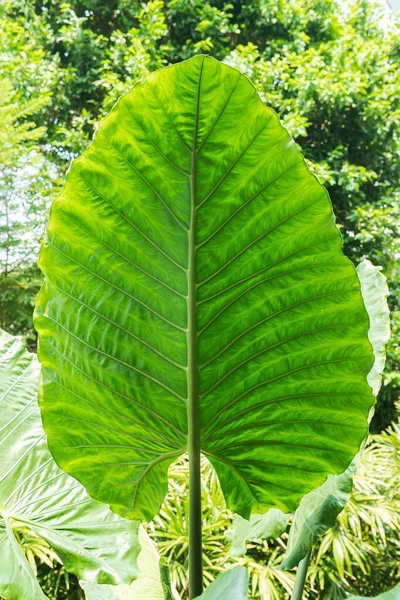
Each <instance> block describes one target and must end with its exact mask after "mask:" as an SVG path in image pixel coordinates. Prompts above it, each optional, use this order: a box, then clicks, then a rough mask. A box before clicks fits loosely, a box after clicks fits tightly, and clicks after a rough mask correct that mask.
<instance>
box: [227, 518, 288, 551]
mask: <svg viewBox="0 0 400 600" xmlns="http://www.w3.org/2000/svg"><path fill="white" fill-rule="evenodd" d="M289 519H290V515H286V514H285V513H283V512H282V511H281V510H279V509H277V508H271V509H270V510H269V511H267V512H266V513H265V514H264V515H251V517H250V520H247V519H243V517H241V516H240V515H233V527H232V529H231V530H230V531H227V533H226V537H227V539H228V540H229V541H230V543H231V548H230V551H229V554H230V555H231V556H242V555H243V554H245V553H246V541H247V540H251V541H258V540H265V539H269V538H273V539H276V538H277V537H279V536H280V535H282V533H283V532H284V531H286V527H287V525H288V522H289Z"/></svg>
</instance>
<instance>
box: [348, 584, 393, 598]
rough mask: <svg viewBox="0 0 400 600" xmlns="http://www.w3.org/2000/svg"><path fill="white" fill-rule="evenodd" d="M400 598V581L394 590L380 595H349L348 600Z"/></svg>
mask: <svg viewBox="0 0 400 600" xmlns="http://www.w3.org/2000/svg"><path fill="white" fill-rule="evenodd" d="M399 599H400V583H398V584H397V585H396V587H394V588H393V589H392V590H389V591H388V592H383V594H379V596H373V597H372V596H369V597H366V596H349V597H348V598H346V600H399Z"/></svg>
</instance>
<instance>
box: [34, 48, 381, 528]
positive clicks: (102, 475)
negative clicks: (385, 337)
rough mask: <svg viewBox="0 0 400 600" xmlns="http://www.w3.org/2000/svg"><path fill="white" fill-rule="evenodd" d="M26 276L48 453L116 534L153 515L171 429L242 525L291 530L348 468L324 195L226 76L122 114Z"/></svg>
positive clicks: (187, 65)
mask: <svg viewBox="0 0 400 600" xmlns="http://www.w3.org/2000/svg"><path fill="white" fill-rule="evenodd" d="M40 265H41V268H42V270H43V271H44V273H45V275H46V284H45V287H44V288H43V290H42V293H41V295H40V298H39V301H38V306H37V315H36V327H37V329H38V331H39V336H40V345H39V354H40V359H41V361H42V363H43V366H44V371H43V376H44V388H43V395H42V398H41V406H42V415H43V419H44V424H45V428H46V431H47V433H48V436H49V443H50V447H51V450H52V452H53V454H54V456H55V458H56V460H57V461H58V463H59V464H60V465H61V466H62V467H63V468H64V469H65V470H66V471H67V472H69V473H71V474H73V475H74V476H75V477H76V478H77V479H78V480H79V481H81V482H82V483H83V484H84V485H85V486H86V487H87V489H88V491H89V493H90V494H91V495H92V496H93V497H94V498H96V499H97V500H100V501H102V502H106V503H109V504H110V505H111V506H112V508H113V510H115V511H116V512H118V513H119V514H121V515H126V516H129V517H133V518H135V517H137V516H140V517H144V518H145V519H150V518H152V517H153V515H154V514H155V513H156V512H157V511H158V509H159V506H160V503H161V502H162V500H163V498H164V496H165V493H166V490H167V470H168V466H169V465H170V464H171V462H172V461H173V460H174V459H175V458H176V457H177V456H179V455H180V454H182V453H183V452H185V451H186V450H187V436H188V415H194V416H193V419H192V421H191V422H192V425H193V427H192V428H191V429H190V434H191V435H192V434H193V431H197V430H198V429H199V428H200V431H201V449H202V452H203V453H204V454H205V455H206V456H207V458H208V459H209V460H210V461H211V463H212V464H213V466H214V467H215V469H216V471H217V473H218V477H219V479H220V482H221V486H222V488H223V491H224V494H225V497H226V500H227V504H228V506H229V508H231V509H233V510H234V511H236V512H238V513H239V514H241V515H242V516H243V517H248V516H249V514H250V512H251V511H253V512H257V513H263V512H265V511H266V510H267V509H269V508H271V507H276V508H279V509H281V510H282V511H284V512H291V511H293V510H294V508H295V507H296V505H297V504H298V502H299V501H300V499H301V498H302V497H303V496H304V494H306V493H307V492H310V491H311V490H312V489H315V488H316V487H318V486H319V485H321V484H322V483H323V481H324V480H325V479H326V476H327V475H328V474H334V473H340V472H342V471H343V470H344V469H345V468H346V467H347V465H348V464H349V462H350V461H351V459H352V457H353V456H354V454H355V453H356V452H357V450H358V447H359V444H360V442H361V440H362V439H363V437H364V436H365V434H366V431H367V415H368V413H369V410H370V408H371V405H372V403H373V396H372V394H371V390H370V388H369V387H368V384H367V381H366V376H367V374H368V372H369V371H370V369H371V366H372V363H373V355H372V350H371V346H370V343H369V341H368V337H367V334H368V317H367V314H366V311H365V308H364V305H363V303H362V300H361V294H360V284H359V281H358V278H357V276H356V273H355V269H354V267H353V265H352V264H351V263H350V261H349V260H348V259H347V258H345V257H344V255H343V254H342V251H341V238H340V234H339V231H338V230H337V228H336V227H335V223H334V217H333V214H332V208H331V204H330V201H329V198H328V195H327V192H326V191H325V190H324V188H323V187H322V186H321V185H320V184H319V182H318V181H317V179H316V178H315V177H313V176H312V175H311V174H310V172H309V171H308V169H307V167H306V165H305V163H304V160H303V157H302V156H301V154H300V153H299V151H298V150H297V148H296V145H295V143H294V142H293V141H292V140H291V138H290V137H289V135H288V133H287V131H286V130H285V129H284V128H283V127H282V126H281V125H280V123H279V120H278V117H277V116H276V114H275V113H274V112H273V111H272V110H270V109H269V108H267V107H266V106H265V105H264V104H263V103H262V102H261V100H260V98H259V97H258V94H257V92H256V90H255V88H254V87H253V86H252V84H251V83H250V82H249V80H248V79H247V78H246V77H244V76H243V75H241V74H240V73H239V72H238V71H236V70H234V69H232V68H230V67H228V66H226V65H223V64H220V63H219V62H218V61H216V60H214V59H211V58H208V57H203V56H196V57H194V58H193V59H191V60H189V61H186V62H183V63H180V64H178V65H174V66H172V67H169V68H167V69H163V70H161V71H158V72H156V73H152V74H150V75H149V76H148V77H146V78H145V79H144V80H143V81H141V82H140V83H138V84H137V85H136V86H135V87H134V88H133V89H132V91H131V92H129V93H128V94H127V95H125V96H123V97H122V98H121V99H120V101H119V102H118V104H117V105H116V107H115V108H114V109H113V111H112V112H111V113H110V114H109V115H108V117H107V118H106V119H105V120H104V121H102V122H101V123H100V124H99V127H98V131H97V133H96V136H95V140H94V142H93V143H92V144H91V146H90V147H89V148H88V149H87V150H86V152H85V153H84V154H83V155H82V156H81V157H80V158H79V159H77V160H75V161H74V162H73V164H72V167H71V169H70V171H69V174H68V178H67V182H66V186H65V189H64V191H63V193H62V195H61V196H60V198H59V199H58V200H57V201H56V202H55V203H54V205H53V208H52V213H51V218H50V224H49V227H48V231H47V239H46V241H45V244H44V247H43V249H42V253H41V260H40ZM197 407H198V411H197Z"/></svg>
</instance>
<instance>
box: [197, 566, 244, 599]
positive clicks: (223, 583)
mask: <svg viewBox="0 0 400 600" xmlns="http://www.w3.org/2000/svg"><path fill="white" fill-rule="evenodd" d="M248 584H249V576H248V573H247V570H246V569H245V567H235V568H234V569H230V570H229V571H226V572H225V573H222V575H220V576H219V577H217V579H216V580H215V581H213V582H212V583H211V584H210V585H209V586H208V588H207V589H206V591H205V592H203V594H202V595H201V596H198V598H196V599H195V600H247V594H248Z"/></svg>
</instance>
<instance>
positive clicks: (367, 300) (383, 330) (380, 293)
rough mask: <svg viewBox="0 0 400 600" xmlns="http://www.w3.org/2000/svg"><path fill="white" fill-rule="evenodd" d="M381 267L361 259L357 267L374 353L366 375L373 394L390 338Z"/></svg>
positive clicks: (379, 378) (375, 391)
mask: <svg viewBox="0 0 400 600" xmlns="http://www.w3.org/2000/svg"><path fill="white" fill-rule="evenodd" d="M381 269H382V267H375V266H374V265H373V264H372V263H371V262H370V261H369V260H363V261H362V262H361V263H360V264H359V265H358V267H357V275H358V278H359V280H360V283H361V293H362V297H363V300H364V304H365V308H366V309H367V312H368V316H369V320H370V326H369V332H368V337H369V341H370V342H371V344H372V348H373V350H374V354H375V362H374V365H373V367H372V369H371V371H370V372H369V374H368V376H367V380H368V383H369V385H370V386H371V388H372V392H373V394H374V395H375V396H377V395H378V392H379V388H380V387H381V380H382V373H383V369H384V367H385V361H386V344H387V342H388V341H389V338H390V318H389V316H390V312H389V307H388V303H387V296H388V295H389V288H388V286H387V283H386V277H385V276H384V275H382V273H381V272H380V271H381Z"/></svg>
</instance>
